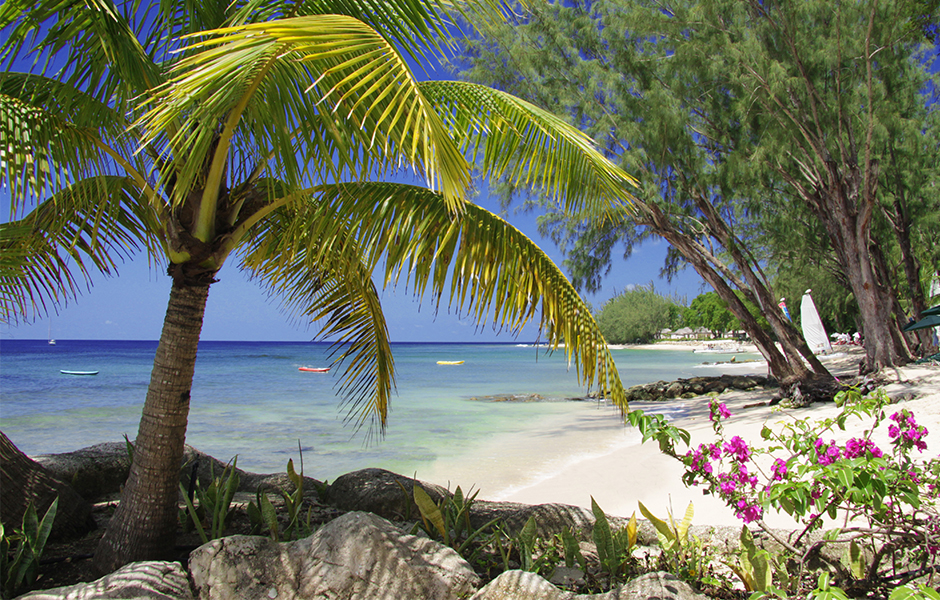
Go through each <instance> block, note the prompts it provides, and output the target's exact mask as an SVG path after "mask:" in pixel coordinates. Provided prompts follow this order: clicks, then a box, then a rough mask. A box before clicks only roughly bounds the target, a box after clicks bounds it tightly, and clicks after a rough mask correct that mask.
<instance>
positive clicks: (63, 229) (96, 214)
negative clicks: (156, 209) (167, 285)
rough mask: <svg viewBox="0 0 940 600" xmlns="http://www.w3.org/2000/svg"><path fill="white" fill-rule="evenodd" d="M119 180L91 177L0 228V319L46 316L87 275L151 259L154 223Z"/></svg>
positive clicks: (155, 247) (126, 182)
mask: <svg viewBox="0 0 940 600" xmlns="http://www.w3.org/2000/svg"><path fill="white" fill-rule="evenodd" d="M140 195H141V193H140V190H138V189H137V187H136V186H135V185H134V182H133V180H131V179H130V178H127V177H105V176H102V177H95V178H91V179H86V180H83V181H80V182H78V183H76V184H74V185H72V186H70V187H69V188H66V189H64V190H62V191H60V192H59V193H57V194H55V195H53V196H52V197H51V198H50V199H49V200H46V201H45V202H43V203H42V204H40V205H39V207H37V208H36V209H35V210H34V211H32V212H31V213H30V214H28V215H27V216H26V217H24V218H23V219H19V220H16V221H11V222H9V223H4V224H0V250H2V251H0V318H2V319H3V320H4V321H9V320H16V319H18V318H30V317H31V316H37V315H39V314H47V313H48V309H49V305H51V304H59V303H64V302H66V301H68V300H69V299H71V298H74V297H76V296H77V295H78V294H79V293H81V288H82V285H81V284H82V282H84V284H85V286H86V287H87V286H89V285H90V283H91V276H92V274H93V273H94V272H101V273H104V274H113V273H114V272H115V271H116V268H117V266H118V263H119V262H123V261H124V260H125V259H127V258H129V257H130V256H131V255H132V254H134V253H135V252H136V251H137V250H139V249H140V244H141V242H142V243H143V244H144V245H145V246H146V247H147V248H148V249H149V251H150V252H151V256H158V251H159V244H160V241H159V240H158V239H157V238H156V237H155V236H154V235H153V233H152V231H153V223H154V220H155V218H154V216H153V215H152V214H151V213H150V211H149V207H148V204H147V203H146V202H140Z"/></svg>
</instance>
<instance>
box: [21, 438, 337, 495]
mask: <svg viewBox="0 0 940 600" xmlns="http://www.w3.org/2000/svg"><path fill="white" fill-rule="evenodd" d="M132 453H133V450H132V449H131V448H128V445H127V442H108V443H104V444H97V445H95V446H89V447H87V448H81V449H80V450H75V451H74V452H63V453H60V454H41V455H38V456H35V457H33V459H34V460H35V461H36V462H37V463H39V464H40V465H42V466H43V468H45V469H46V470H47V471H49V472H50V473H51V474H52V475H53V476H54V477H56V478H57V479H60V480H62V481H65V482H67V483H69V484H70V485H71V486H72V488H73V489H74V490H75V491H76V492H78V493H79V494H80V495H81V496H82V497H83V498H85V499H86V500H88V501H90V502H96V501H100V500H103V499H105V498H107V497H109V496H112V495H114V494H117V493H119V492H120V491H121V488H122V487H123V486H124V482H125V481H127V475H128V473H130V468H131V456H132ZM227 466H228V464H227V463H224V462H222V461H221V460H219V459H217V458H214V457H212V456H209V455H208V454H206V453H205V452H201V451H200V450H197V449H196V448H193V447H192V446H188V445H187V446H186V447H185V449H184V451H183V461H182V470H181V472H180V482H181V483H182V484H183V485H184V486H186V487H187V488H188V487H189V486H190V485H192V483H193V481H194V479H196V480H198V481H199V482H200V485H201V486H202V487H206V486H207V485H209V482H210V481H212V478H213V477H220V476H221V475H222V472H223V471H224V470H225V468H226V467H227ZM235 472H236V473H238V476H239V490H240V491H245V492H252V493H253V492H255V491H256V490H257V489H258V488H259V487H261V488H263V489H269V490H283V491H285V492H287V493H291V492H293V490H294V484H293V483H291V482H290V480H289V479H288V477H287V474H286V473H274V474H257V473H248V472H247V471H243V470H241V469H235ZM194 476H195V477H194ZM323 487H324V484H322V483H320V482H319V481H317V480H315V479H312V478H310V477H304V495H305V496H307V495H312V496H314V497H316V496H318V494H319V490H320V489H322V488H323Z"/></svg>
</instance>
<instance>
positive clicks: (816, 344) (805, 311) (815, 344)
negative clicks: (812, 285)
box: [800, 290, 832, 354]
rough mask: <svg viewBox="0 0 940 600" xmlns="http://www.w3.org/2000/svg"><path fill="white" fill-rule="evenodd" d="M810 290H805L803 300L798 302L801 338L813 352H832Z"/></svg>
mask: <svg viewBox="0 0 940 600" xmlns="http://www.w3.org/2000/svg"><path fill="white" fill-rule="evenodd" d="M812 291H813V290H806V291H805V292H804V293H803V300H802V302H800V323H801V324H802V326H803V338H804V339H805V340H806V345H808V346H809V349H810V350H812V351H813V353H814V354H829V353H830V352H832V345H831V344H830V343H829V336H827V335H826V328H825V327H823V324H822V319H820V318H819V311H817V310H816V304H815V303H814V302H813V298H812V296H810V295H809V294H810V292H812Z"/></svg>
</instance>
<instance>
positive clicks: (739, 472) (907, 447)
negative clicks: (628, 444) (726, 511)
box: [635, 390, 940, 589]
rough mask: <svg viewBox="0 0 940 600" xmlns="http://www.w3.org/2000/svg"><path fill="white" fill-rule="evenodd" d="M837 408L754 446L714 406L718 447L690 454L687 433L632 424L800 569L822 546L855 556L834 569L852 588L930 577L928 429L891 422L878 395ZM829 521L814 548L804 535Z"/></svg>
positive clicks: (655, 423)
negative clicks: (780, 524) (769, 514)
mask: <svg viewBox="0 0 940 600" xmlns="http://www.w3.org/2000/svg"><path fill="white" fill-rule="evenodd" d="M836 402H837V403H839V405H840V408H841V412H840V413H839V414H838V415H837V416H836V417H834V418H830V419H820V420H810V419H796V420H793V421H791V422H788V423H786V424H785V425H784V426H783V427H782V430H780V431H773V430H771V429H770V428H769V427H766V426H765V427H764V428H763V430H762V432H761V437H762V439H763V442H764V444H763V445H760V446H755V445H752V444H749V443H748V442H746V441H745V440H743V439H742V438H740V437H738V436H734V437H731V438H730V439H726V436H725V434H724V428H723V422H724V421H726V420H728V419H729V418H732V417H731V415H730V412H729V411H728V409H727V407H726V406H725V405H724V404H723V403H719V402H718V401H717V400H714V399H713V400H712V402H711V406H710V409H711V410H710V413H711V420H712V426H713V429H714V431H715V435H716V440H715V441H714V442H713V443H708V444H705V443H703V444H699V446H698V447H695V448H692V449H690V450H689V451H688V452H686V453H684V454H683V453H680V452H678V451H677V450H676V446H675V443H676V442H677V441H679V440H685V439H687V434H686V435H682V434H683V433H685V432H681V433H677V432H675V431H670V429H674V428H671V426H669V425H668V424H667V423H665V421H663V420H661V419H655V418H653V417H643V416H638V417H637V418H636V419H635V420H636V421H646V423H645V426H644V427H641V432H642V433H643V435H644V439H649V438H653V439H657V440H658V441H659V443H660V447H661V448H662V449H663V450H664V451H665V452H666V453H667V454H670V455H672V456H674V457H675V458H677V459H679V460H681V461H682V462H683V463H684V464H685V466H686V472H685V474H684V476H683V481H684V482H685V483H686V485H701V486H704V487H705V493H708V494H714V495H717V496H718V497H720V498H721V499H722V500H724V502H725V503H726V504H727V505H728V506H729V507H730V508H731V509H732V510H733V511H734V513H735V515H736V516H737V517H738V518H740V519H741V520H742V521H743V522H744V523H754V524H756V525H758V526H759V527H761V528H763V529H764V530H765V531H767V532H768V533H769V534H771V535H772V536H773V537H775V538H776V539H777V541H778V542H779V543H780V544H781V545H782V546H783V547H784V548H786V550H787V551H788V553H789V556H788V557H787V558H788V559H790V560H793V561H795V562H796V564H797V565H803V564H804V563H805V560H806V558H807V557H808V555H809V553H810V552H811V551H812V550H814V549H816V548H818V546H819V545H821V544H825V543H831V544H839V545H841V547H843V548H846V549H847V550H848V555H850V556H851V559H850V560H849V561H848V563H849V564H848V565H843V564H842V563H836V564H832V565H831V567H832V568H833V569H834V570H835V571H836V572H837V573H839V575H840V576H841V577H842V578H843V579H844V580H846V581H848V582H849V584H850V585H860V586H861V587H864V588H867V589H870V588H872V587H881V588H886V589H890V588H891V587H895V586H897V585H901V584H904V583H906V582H909V581H912V580H914V579H916V578H917V577H919V576H921V575H923V574H926V573H930V572H933V571H934V570H936V569H937V568H938V567H940V564H938V558H940V557H938V553H940V515H938V512H937V506H936V498H937V492H938V487H937V486H938V484H940V457H938V456H936V455H934V456H933V457H929V456H928V455H926V454H925V452H926V451H927V443H926V440H925V438H926V437H927V435H928V431H927V429H926V428H925V427H924V426H922V425H919V424H918V423H917V421H916V419H915V417H914V415H913V414H912V413H911V412H910V411H908V410H906V409H902V410H899V411H897V412H893V413H891V415H890V416H889V417H887V418H886V417H885V415H886V412H890V411H886V407H887V405H888V402H889V400H888V398H887V397H886V396H885V395H884V393H883V392H881V391H878V392H876V393H875V394H873V395H870V396H865V397H863V396H862V395H861V394H860V393H859V392H857V391H854V390H849V391H845V392H841V393H840V394H839V395H837V397H836ZM854 418H864V419H869V420H870V421H871V423H872V425H871V428H870V429H867V430H866V431H864V433H863V434H862V435H861V436H859V437H853V438H851V439H849V440H848V441H846V442H845V443H844V444H839V443H837V442H836V441H835V439H834V438H833V432H834V430H835V429H836V428H839V429H842V430H844V429H845V423H846V422H847V421H848V420H849V419H854ZM884 421H887V423H888V439H889V443H890V447H886V448H879V447H878V446H877V445H876V444H875V442H874V441H873V440H872V434H873V432H874V431H875V430H876V429H877V428H878V426H879V425H881V424H882V423H883V422H884ZM680 431H681V430H680ZM768 510H774V511H778V512H779V511H782V512H785V513H787V514H789V515H790V516H792V517H793V518H794V519H795V520H796V521H797V522H798V523H800V524H801V526H802V531H801V532H800V533H799V534H798V535H797V536H796V537H795V538H793V539H791V540H783V539H780V538H779V537H777V536H775V535H774V534H773V532H772V531H771V530H770V529H769V528H768V527H767V526H766V525H765V524H764V523H763V521H762V518H763V515H764V513H765V511H768ZM827 516H828V518H829V519H830V520H832V521H835V523H834V524H831V526H835V527H837V528H836V529H831V530H830V531H829V532H828V533H827V535H826V536H824V538H823V539H822V540H821V541H820V540H818V538H817V539H814V540H813V541H809V537H808V536H807V533H809V532H810V531H813V530H816V529H820V528H822V527H823V524H824V517H827ZM885 564H888V567H887V568H883V565H885ZM800 568H802V567H800ZM853 582H855V583H853ZM860 582H861V583H860ZM862 584H863V585H862Z"/></svg>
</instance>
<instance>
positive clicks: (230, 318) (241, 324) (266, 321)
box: [0, 60, 707, 342]
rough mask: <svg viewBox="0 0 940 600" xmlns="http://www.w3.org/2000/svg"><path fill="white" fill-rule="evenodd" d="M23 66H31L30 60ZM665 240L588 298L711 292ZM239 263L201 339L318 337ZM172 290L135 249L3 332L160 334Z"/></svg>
mask: <svg viewBox="0 0 940 600" xmlns="http://www.w3.org/2000/svg"><path fill="white" fill-rule="evenodd" d="M409 62H412V61H409ZM412 66H413V67H414V66H415V65H412ZM22 68H24V69H28V67H27V66H25V65H23V66H22ZM414 75H415V76H416V77H417V78H418V79H428V78H433V79H450V78H451V76H450V75H449V74H448V73H446V72H445V71H443V70H442V69H438V68H436V64H435V62H434V61H433V60H432V61H429V63H428V64H426V65H423V67H421V68H415V70H414ZM8 193H9V192H8V190H6V189H4V190H0V211H3V212H2V215H0V218H7V217H8V214H9V196H8ZM475 201H477V202H478V203H479V204H481V205H482V206H483V207H484V208H487V209H489V210H491V211H494V212H501V211H500V209H499V203H498V201H497V200H491V199H489V198H487V197H485V196H483V197H480V198H476V199H475ZM503 216H504V217H505V218H506V219H507V220H509V222H510V223H512V224H513V225H515V226H516V227H518V228H519V229H520V230H521V231H522V232H523V233H524V234H526V235H527V236H528V237H529V238H530V239H532V240H533V241H535V242H536V243H537V244H538V245H539V246H540V247H541V248H542V249H543V250H544V251H546V252H547V253H548V254H549V255H550V256H551V258H552V259H553V260H554V261H555V263H556V264H561V260H562V258H563V257H562V255H561V253H560V252H559V251H558V249H557V248H556V247H555V246H554V244H553V243H552V242H551V240H549V239H547V238H546V239H543V238H542V237H541V236H540V235H539V234H538V231H537V227H536V217H537V214H534V213H528V214H520V213H518V212H517V211H515V210H513V208H512V207H510V209H509V212H508V213H507V214H503ZM667 247H668V245H667V243H666V242H664V241H662V240H656V241H650V242H647V243H646V244H644V245H643V246H641V247H640V248H639V249H635V250H634V253H633V256H632V257H631V259H630V260H629V261H623V260H622V259H619V258H616V259H615V260H614V265H613V268H612V270H611V274H610V276H608V278H607V279H606V280H605V283H604V286H603V288H602V290H601V291H600V292H599V293H597V294H594V295H585V296H584V298H585V300H586V301H588V302H590V303H591V304H593V305H594V307H595V309H597V308H600V306H601V305H603V303H604V302H605V301H607V300H608V299H609V298H611V297H613V296H614V295H616V294H617V293H618V292H620V291H622V290H623V289H624V288H626V287H628V286H633V285H647V284H649V283H650V282H651V281H652V282H653V283H654V285H655V288H656V290H657V291H658V292H660V293H663V294H670V295H671V294H676V295H679V296H685V297H686V298H687V300H688V301H691V300H692V298H694V297H695V296H697V295H698V294H700V293H703V292H705V291H707V290H706V289H705V288H704V287H703V283H702V280H701V278H699V277H698V275H697V274H696V273H695V272H694V271H693V270H692V269H687V270H686V271H685V272H683V273H681V274H680V275H679V277H677V278H675V279H674V281H673V283H671V284H669V283H667V282H666V281H665V280H662V279H660V278H659V270H660V268H661V267H662V265H663V260H664V258H665V255H666V249H667ZM617 256H619V255H617ZM235 262H236V261H235V260H234V259H233V260H231V261H230V262H229V264H226V265H225V266H224V267H223V268H222V270H221V271H220V272H219V274H218V275H217V279H218V283H215V284H214V285H213V286H212V287H211V288H210V290H209V301H208V305H207V307H206V315H205V322H204V325H203V330H202V339H204V340H271V341H307V340H310V339H312V338H313V337H314V336H315V334H316V332H317V331H318V330H319V328H318V326H317V325H316V324H315V323H314V324H310V323H306V322H301V323H298V322H296V321H292V320H291V319H290V318H289V316H288V315H285V314H284V313H283V311H282V310H281V306H280V304H279V303H278V302H277V300H276V299H272V298H269V297H268V296H267V295H266V293H265V292H264V291H263V290H261V288H260V287H259V286H258V285H257V284H255V283H252V282H250V281H248V280H247V277H246V276H245V275H244V274H243V273H241V272H239V270H238V269H237V268H236V265H235ZM169 293H170V279H169V278H168V277H167V276H166V275H165V274H164V273H163V272H162V270H160V269H156V268H153V267H151V266H149V265H148V262H147V257H146V256H143V255H142V256H138V257H137V258H136V260H134V261H133V262H131V263H127V264H125V265H123V266H122V267H120V268H119V275H118V276H116V277H103V276H101V275H97V276H96V277H95V278H94V281H93V287H92V288H90V289H88V290H86V291H84V292H83V293H82V295H81V296H80V297H79V298H78V299H77V300H72V301H70V302H69V303H68V305H67V306H65V307H58V311H57V312H55V311H53V314H52V316H51V317H50V318H45V319H40V320H37V321H35V322H31V323H21V324H18V325H11V324H5V323H0V339H46V337H47V336H48V335H49V334H50V329H51V335H52V337H54V338H56V339H62V340H65V339H114V340H156V339H159V337H160V330H161V328H162V325H163V317H164V314H165V312H166V303H167V299H168V297H169ZM382 306H383V310H384V312H385V316H386V320H387V323H388V327H389V333H390V336H391V339H392V341H393V342H420V341H429V342H451V341H453V342H487V341H506V342H511V341H513V340H514V339H515V338H514V337H513V336H511V335H510V334H509V333H508V332H503V333H498V332H496V331H495V330H494V329H493V326H492V325H491V324H486V325H483V326H478V325H477V324H476V323H475V322H473V321H472V320H470V319H461V318H459V317H458V316H457V315H455V314H453V313H452V311H451V312H449V311H448V309H447V307H446V306H442V307H441V310H440V311H439V312H438V313H437V314H435V311H434V306H433V305H432V304H431V303H429V302H424V303H419V302H418V301H417V300H415V299H414V297H413V296H412V295H411V294H409V293H407V291H406V290H404V289H399V290H394V289H387V290H386V291H385V292H384V295H383V298H382ZM50 324H51V328H50ZM518 338H519V339H520V340H523V341H532V340H535V339H537V338H538V322H537V321H536V322H534V323H531V324H529V325H528V326H527V327H526V328H525V330H524V331H523V332H522V333H521V334H520V335H519V336H518Z"/></svg>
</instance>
